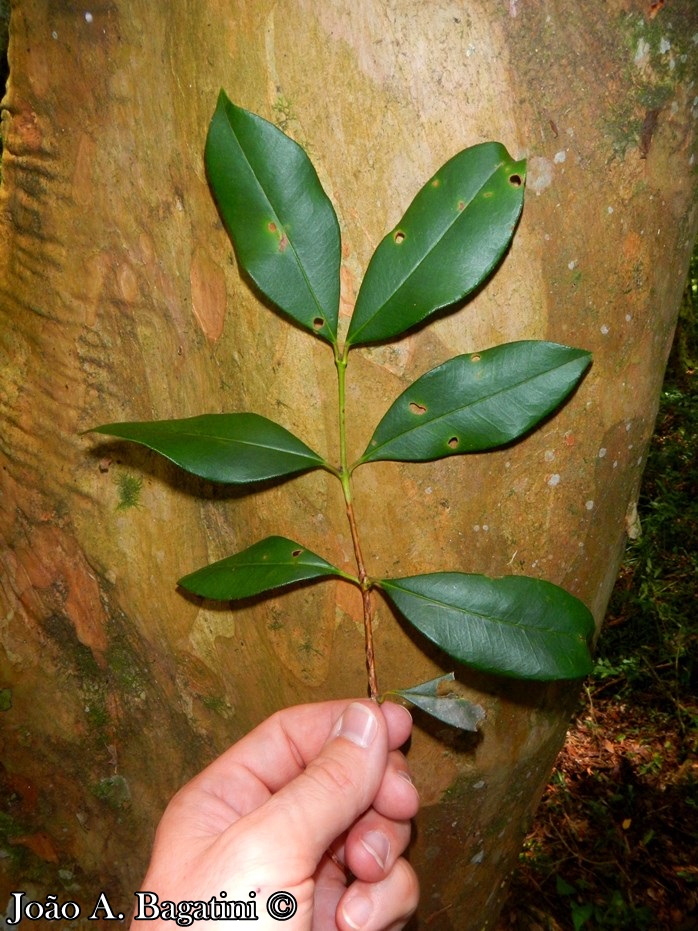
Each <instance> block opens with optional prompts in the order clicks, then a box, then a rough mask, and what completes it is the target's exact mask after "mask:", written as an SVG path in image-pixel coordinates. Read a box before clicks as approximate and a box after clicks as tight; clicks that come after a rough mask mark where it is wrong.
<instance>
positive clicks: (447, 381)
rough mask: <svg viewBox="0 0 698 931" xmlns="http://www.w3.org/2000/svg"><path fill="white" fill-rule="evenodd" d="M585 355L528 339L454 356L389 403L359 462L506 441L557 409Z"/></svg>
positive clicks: (438, 454)
mask: <svg viewBox="0 0 698 931" xmlns="http://www.w3.org/2000/svg"><path fill="white" fill-rule="evenodd" d="M590 362H591V353H588V352H584V351H583V350H581V349H570V348H568V347H567V346H560V345H558V344H557V343H546V342H542V341H537V340H527V341H521V342H516V343H506V344H504V345H503V346H495V347H494V348H493V349H485V350H484V351H483V352H477V353H472V354H468V355H462V356H456V357H455V358H453V359H450V360H449V361H448V362H445V363H444V364H443V365H440V366H438V367H437V368H435V369H432V370H431V371H430V372H427V373H426V375H422V377H421V378H418V379H417V381H415V382H414V383H413V384H412V385H410V387H409V388H408V389H407V390H406V391H404V392H403V393H402V394H401V395H400V397H399V398H398V399H397V400H396V401H395V403H394V404H393V405H392V406H391V408H390V409H389V410H388V412H387V413H386V414H385V416H384V417H383V419H382V420H381V422H380V423H379V424H378V426H377V427H376V431H375V433H374V434H373V436H372V437H371V440H370V442H369V444H368V446H367V448H366V451H365V452H364V454H363V456H362V457H361V459H360V460H359V462H375V461H377V460H381V459H392V460H398V461H401V462H423V461H425V460H428V459H441V458H443V457H444V456H453V455H456V454H458V453H472V452H481V451H483V450H487V449H495V448H496V447H497V446H502V445H503V444H505V443H510V442H512V441H513V440H516V439H518V438H519V437H520V436H522V435H523V434H524V433H527V432H528V431H529V430H530V429H531V428H532V427H534V426H535V425H536V424H537V423H538V422H539V421H540V420H542V419H543V418H544V417H546V416H547V415H548V414H550V413H551V412H552V411H553V410H554V409H555V408H556V407H558V406H559V405H560V404H561V403H562V401H563V400H564V399H565V398H566V397H567V395H568V394H569V393H570V392H571V391H572V390H573V389H574V388H575V386H576V385H577V384H578V382H579V380H580V379H581V377H582V375H583V374H584V372H585V371H586V369H587V368H588V366H589V364H590Z"/></svg>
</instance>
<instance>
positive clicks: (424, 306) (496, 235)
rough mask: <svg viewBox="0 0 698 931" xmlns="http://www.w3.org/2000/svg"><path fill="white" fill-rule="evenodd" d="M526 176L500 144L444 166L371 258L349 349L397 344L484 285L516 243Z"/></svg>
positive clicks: (468, 153) (522, 164) (521, 164)
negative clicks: (398, 339) (387, 342)
mask: <svg viewBox="0 0 698 931" xmlns="http://www.w3.org/2000/svg"><path fill="white" fill-rule="evenodd" d="M525 172H526V163H525V161H515V160H514V159H512V157H511V156H510V155H509V153H508V152H507V150H506V149H505V148H504V146H503V145H501V144H500V143H498V142H484V143H482V144H480V145H475V146H472V147H471V148H469V149H464V150H463V151H462V152H459V153H458V154H457V155H455V156H454V157H453V158H452V159H450V160H449V161H448V162H446V164H445V165H443V166H442V167H441V168H440V169H439V170H438V171H437V173H436V174H435V175H434V177H433V178H431V180H430V181H428V182H427V184H426V185H425V186H424V187H423V188H422V189H421V191H420V192H419V193H418V194H417V196H416V197H415V199H414V200H413V201H412V203H411V204H410V206H409V207H408V208H407V211H406V212H405V215H404V216H403V218H402V219H401V220H400V222H399V223H398V224H397V226H396V227H395V229H393V230H392V232H390V233H388V235H387V236H386V237H385V238H384V239H383V240H382V242H381V243H380V244H379V246H378V248H377V249H376V251H375V252H374V254H373V257H372V258H371V261H370V263H369V266H368V268H367V270H366V275H365V277H364V280H363V282H362V284H361V288H360V290H359V295H358V297H357V299H356V307H355V309H354V314H353V316H352V318H351V324H350V326H349V332H348V334H347V346H358V345H363V344H365V343H371V342H378V341H383V340H387V339H392V338H393V337H395V336H399V335H401V334H403V333H404V332H405V331H406V330H408V329H410V327H412V326H414V325H415V324H417V323H420V322H421V321H422V320H424V319H425V318H426V317H428V316H429V315H430V314H432V313H434V312H435V311H437V310H440V309H441V308H443V307H448V306H449V305H451V304H454V303H455V302H456V301H459V300H461V299H462V298H464V297H465V296H466V295H467V294H469V293H470V292H471V291H473V290H474V289H475V288H477V287H478V286H479V285H480V284H482V283H483V282H484V281H485V279H486V278H487V277H488V276H489V274H490V273H491V272H492V271H493V270H494V268H495V266H496V265H497V263H498V262H499V260H500V259H501V258H502V256H503V255H504V252H505V250H506V248H507V246H508V245H509V243H510V241H511V238H512V236H513V235H514V228H515V227H516V224H517V222H518V219H519V215H520V214H521V208H522V206H523V195H524V178H525Z"/></svg>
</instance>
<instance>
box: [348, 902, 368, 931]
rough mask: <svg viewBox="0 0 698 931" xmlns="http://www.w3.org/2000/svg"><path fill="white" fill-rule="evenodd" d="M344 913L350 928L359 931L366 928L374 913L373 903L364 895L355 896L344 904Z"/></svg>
mask: <svg viewBox="0 0 698 931" xmlns="http://www.w3.org/2000/svg"><path fill="white" fill-rule="evenodd" d="M342 911H343V913H344V920H345V921H346V923H347V924H348V925H349V927H350V928H356V929H357V931H359V929H360V928H365V927H366V922H367V921H368V919H369V918H370V917H371V912H372V911H373V903H372V902H371V900H370V899H367V898H366V897H365V896H363V895H353V896H352V897H351V898H350V899H349V901H348V902H345V903H344V905H343V906H342Z"/></svg>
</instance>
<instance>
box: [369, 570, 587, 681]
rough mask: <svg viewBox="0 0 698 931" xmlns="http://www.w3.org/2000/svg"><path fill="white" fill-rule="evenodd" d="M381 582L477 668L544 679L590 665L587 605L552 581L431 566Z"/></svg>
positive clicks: (413, 617)
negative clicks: (423, 572) (432, 568)
mask: <svg viewBox="0 0 698 931" xmlns="http://www.w3.org/2000/svg"><path fill="white" fill-rule="evenodd" d="M379 584H380V586H381V588H382V589H383V590H384V591H385V593H386V595H387V596H388V598H389V599H390V601H392V602H393V604H394V605H395V606H396V607H397V609H398V610H399V611H400V613H401V614H403V615H404V617H405V618H406V619H407V620H408V621H409V622H410V623H411V624H412V625H413V626H414V627H416V628H417V630H419V631H421V632H422V633H423V634H424V635H425V636H426V637H428V638H429V639H430V640H432V641H433V642H434V643H436V644H437V646H439V647H440V648H441V649H442V650H445V652H446V653H448V654H449V656H451V657H453V658H454V659H457V660H459V661H460V662H462V663H466V664H467V665H469V666H473V667H474V668H476V669H480V670H483V671H485V672H492V673H496V674H498V675H502V676H515V677H517V678H521V679H541V680H549V679H576V678H580V677H582V676H585V675H587V674H588V673H589V672H591V670H592V661H591V655H590V652H589V644H590V642H591V637H592V635H593V632H594V620H593V618H592V616H591V613H590V611H589V610H588V608H587V607H586V606H585V605H584V604H582V602H581V601H579V599H577V598H575V597H574V596H573V595H570V594H569V593H568V592H566V591H565V590H564V589H562V588H559V587H558V586H557V585H553V584H552V583H551V582H546V581H543V580H541V579H530V578H527V577H526V576H506V577H504V578H501V579H490V578H487V577H486V576H483V575H466V574H465V573H462V572H436V573H433V574H430V575H417V576H412V577H410V578H404V579H385V580H383V581H382V582H380V583H379Z"/></svg>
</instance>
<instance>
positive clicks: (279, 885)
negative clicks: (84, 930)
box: [131, 701, 419, 931]
mask: <svg viewBox="0 0 698 931" xmlns="http://www.w3.org/2000/svg"><path fill="white" fill-rule="evenodd" d="M411 728H412V719H411V717H410V715H409V712H408V711H407V710H406V709H405V708H402V707H401V706H399V705H396V704H392V703H390V702H387V703H385V704H384V705H382V706H380V707H379V706H378V705H377V704H375V703H374V702H370V701H362V702H350V701H330V702H320V703H317V704H311V705H299V706H297V707H294V708H287V709H285V710H283V711H280V712H278V713H277V714H275V715H273V716H272V717H270V718H269V719H267V720H266V721H264V722H263V723H262V724H260V725H259V727H257V728H255V729H254V730H253V731H251V732H250V733H249V734H247V735H246V736H245V737H243V738H242V740H240V741H238V743H236V744H234V745H233V746H232V747H231V748H230V749H229V750H227V751H226V752H225V753H224V754H223V755H222V756H221V757H219V758H218V759H217V760H216V761H215V762H213V763H212V764H211V765H210V766H209V767H208V768H207V769H205V770H204V771H203V772H201V773H200V774H199V775H198V776H196V777H195V778H194V779H193V780H192V781H191V782H189V783H188V784H187V785H186V786H185V787H184V788H183V789H181V790H180V791H179V792H178V793H177V794H176V795H175V796H174V798H173V799H172V801H171V802H170V804H169V805H168V807H167V809H166V811H165V813H164V815H163V817H162V820H161V822H160V825H159V827H158V830H157V834H156V838H155V844H154V848H153V853H152V858H151V863H150V867H149V868H148V872H147V874H146V877H145V879H144V881H143V885H142V886H141V889H142V890H143V892H142V893H141V896H142V898H141V899H139V900H138V901H139V904H138V907H137V909H136V915H135V918H134V921H133V924H132V926H131V927H132V931H141V929H145V928H146V927H147V929H148V931H159V928H158V926H159V925H160V927H161V928H162V929H164V928H165V927H166V925H165V923H164V921H163V922H162V924H161V922H160V921H158V920H157V914H158V912H157V910H158V909H159V910H160V916H161V920H162V919H166V918H168V917H169V919H170V921H171V920H172V918H173V917H175V916H174V915H170V916H168V915H167V914H166V911H165V909H164V907H163V906H164V902H165V901H169V902H172V903H175V905H176V906H179V907H181V906H182V903H184V911H182V912H179V913H178V915H179V917H180V920H179V921H178V922H177V924H179V925H180V926H181V925H182V924H183V923H186V922H188V920H189V918H196V917H213V915H212V914H211V911H210V909H211V908H215V907H216V906H215V905H213V904H209V903H212V900H217V901H218V902H219V903H227V904H228V905H229V906H231V905H235V906H236V908H237V907H238V906H239V907H240V910H239V911H237V913H235V912H229V913H228V914H229V915H230V925H232V922H235V924H236V925H237V924H238V921H239V920H240V919H241V918H244V917H248V918H249V919H252V920H254V918H255V917H256V918H257V919H258V921H257V922H255V925H254V927H255V928H256V931H262V929H272V928H276V929H278V928H279V921H283V922H284V927H285V928H286V929H288V931H301V929H302V931H355V929H359V928H360V929H361V931H398V929H400V928H402V927H404V924H405V923H406V921H407V920H408V919H409V917H410V915H411V914H412V913H413V911H414V910H415V908H416V906H417V899H418V894H419V887H418V882H417V877H416V876H415V873H414V871H413V869H412V867H411V866H410V865H409V864H408V863H407V861H406V860H405V859H404V858H403V857H402V854H403V853H404V851H405V848H406V847H407V844H408V842H409V838H410V821H409V819H410V818H412V817H414V815H415V814H416V812H417V809H418V806H419V800H418V796H417V793H416V790H415V788H414V786H413V785H412V783H411V781H410V778H409V771H408V767H407V761H406V760H405V758H404V756H403V755H402V753H400V752H399V750H398V748H399V747H400V746H402V744H404V742H405V741H406V740H407V738H408V737H409V734H410V731H411ZM328 851H331V852H332V854H333V856H332V857H330V856H328V853H327V852H328ZM335 860H338V861H339V863H338V862H335ZM341 863H343V864H345V865H346V868H347V869H348V870H349V871H350V873H351V874H353V876H354V877H355V878H354V880H353V881H352V882H351V883H350V884H349V885H348V886H347V879H346V875H345V872H344V871H343V870H342V869H341V868H340V867H341ZM146 890H147V892H148V893H152V896H151V897H150V898H148V896H146V895H145V893H146ZM281 891H283V892H285V893H288V894H289V897H288V898H286V899H285V900H284V899H283V898H281V897H277V898H276V899H275V898H274V895H273V894H274V893H276V892H281ZM155 896H157V898H155ZM290 896H292V897H293V899H295V902H296V905H297V910H296V912H295V914H293V916H292V917H288V915H289V913H290V911H291V909H292V905H293V899H291V898H290ZM272 902H276V903H277V905H278V906H279V907H280V909H281V910H280V911H278V912H277V915H278V917H276V918H275V917H271V916H270V914H269V913H268V906H269V904H270V903H272ZM155 903H158V904H155ZM187 903H188V904H187ZM197 904H199V908H198V912H197V909H196V908H195V907H194V906H196V905H197ZM204 905H205V906H207V907H208V908H209V912H208V913H207V912H206V911H201V907H202V906H204ZM243 906H244V908H246V909H247V913H246V912H245V910H244V908H243ZM250 909H252V910H253V911H252V912H251V913H250ZM284 909H287V910H286V911H284ZM272 911H273V909H272ZM224 914H225V913H224V912H219V913H218V916H219V917H220V916H221V915H224ZM139 918H140V919H141V920H139ZM168 924H169V921H168ZM217 926H218V927H220V928H227V927H229V923H228V921H225V920H223V921H218V922H217ZM169 927H170V928H171V924H169Z"/></svg>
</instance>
